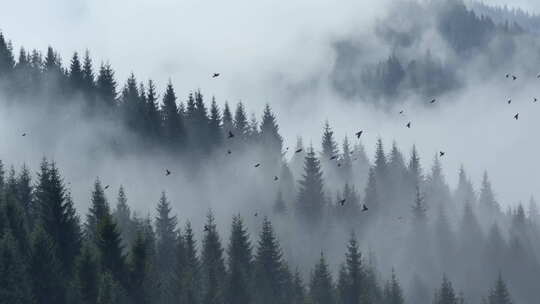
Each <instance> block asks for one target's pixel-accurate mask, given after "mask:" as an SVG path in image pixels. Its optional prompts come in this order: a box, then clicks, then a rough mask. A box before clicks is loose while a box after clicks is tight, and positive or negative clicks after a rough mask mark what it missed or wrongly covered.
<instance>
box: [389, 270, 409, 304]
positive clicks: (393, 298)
mask: <svg viewBox="0 0 540 304" xmlns="http://www.w3.org/2000/svg"><path fill="white" fill-rule="evenodd" d="M403 303H405V300H404V299H403V291H402V290H401V286H400V285H399V282H398V280H397V278H396V273H395V272H394V270H393V269H392V278H391V279H390V281H388V282H386V285H385V286H384V304H403Z"/></svg>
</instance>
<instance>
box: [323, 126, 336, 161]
mask: <svg viewBox="0 0 540 304" xmlns="http://www.w3.org/2000/svg"><path fill="white" fill-rule="evenodd" d="M337 153H338V148H337V143H336V141H335V139H334V131H332V128H331V127H330V124H329V123H328V121H325V122H324V128H323V136H322V153H321V154H322V156H321V157H322V159H324V160H329V159H330V158H331V157H333V156H336V155H337Z"/></svg>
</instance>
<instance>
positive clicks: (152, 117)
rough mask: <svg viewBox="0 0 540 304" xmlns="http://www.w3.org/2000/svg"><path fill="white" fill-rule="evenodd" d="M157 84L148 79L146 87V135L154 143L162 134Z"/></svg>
mask: <svg viewBox="0 0 540 304" xmlns="http://www.w3.org/2000/svg"><path fill="white" fill-rule="evenodd" d="M157 99H158V96H157V92H156V86H155V85H154V82H153V81H152V80H148V85H147V89H146V110H145V121H146V133H145V134H146V136H147V138H148V139H149V140H151V141H152V142H154V143H158V142H159V140H160V139H161V136H162V130H161V114H160V112H159V105H158V100H157Z"/></svg>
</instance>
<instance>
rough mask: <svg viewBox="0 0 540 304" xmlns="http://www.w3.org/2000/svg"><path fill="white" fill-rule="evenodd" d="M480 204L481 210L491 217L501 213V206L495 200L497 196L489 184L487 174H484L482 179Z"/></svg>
mask: <svg viewBox="0 0 540 304" xmlns="http://www.w3.org/2000/svg"><path fill="white" fill-rule="evenodd" d="M478 204H479V206H480V208H482V210H484V211H485V212H488V214H489V215H490V216H496V215H498V214H499V213H500V206H499V203H497V201H496V200H495V195H494V194H493V190H492V189H491V183H490V182H489V178H488V174H487V172H484V176H483V178H482V186H481V187H480V196H479V197H478Z"/></svg>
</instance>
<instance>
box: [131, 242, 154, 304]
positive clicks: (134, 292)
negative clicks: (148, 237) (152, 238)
mask: <svg viewBox="0 0 540 304" xmlns="http://www.w3.org/2000/svg"><path fill="white" fill-rule="evenodd" d="M150 263H151V262H150V256H149V250H148V248H147V243H146V241H145V239H144V236H143V234H142V232H138V233H137V235H136V237H135V240H134V242H133V246H132V248H131V254H130V263H129V264H130V265H129V266H130V270H129V289H128V291H129V294H130V296H131V301H132V302H131V303H135V304H146V303H151V298H150V290H149V288H148V287H149V286H148V284H147V282H148V280H149V279H150V276H149V275H150Z"/></svg>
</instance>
